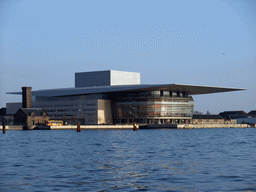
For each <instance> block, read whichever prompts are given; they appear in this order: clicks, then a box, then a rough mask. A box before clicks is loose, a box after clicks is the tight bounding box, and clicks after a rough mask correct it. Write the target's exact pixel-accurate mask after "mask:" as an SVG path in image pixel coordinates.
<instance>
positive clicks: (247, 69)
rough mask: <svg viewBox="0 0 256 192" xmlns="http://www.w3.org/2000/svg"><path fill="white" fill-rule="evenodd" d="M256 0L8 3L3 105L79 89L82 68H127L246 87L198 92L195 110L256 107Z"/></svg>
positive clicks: (2, 14) (1, 70)
mask: <svg viewBox="0 0 256 192" xmlns="http://www.w3.org/2000/svg"><path fill="white" fill-rule="evenodd" d="M255 10H256V1H253V0H234V1H231V0H207V1H205V0H193V1H191V0H181V1H180V0H179V1H178V0H177V1H175V0H169V1H150V0H145V1H143V0H140V1H133V0H129V1H128V0H127V1H126V0H123V1H113V0H109V1H103V0H102V1H97V0H95V1H85V0H83V1H79V0H75V1H71V0H70V1H67V0H66V1H65V0H55V1H48V0H43V1H39V0H38V1H34V0H19V1H15V0H12V1H11V0H10V1H9V0H6V1H5V0H2V1H0V27H1V28H0V45H1V46H0V98H1V99H0V107H5V106H6V103H8V102H20V101H21V97H20V96H14V95H7V94H5V93H6V92H9V91H10V92H13V91H21V87H22V86H31V87H32V88H33V90H38V89H49V88H63V87H74V73H75V72H84V71H95V70H124V71H134V72H140V73H141V83H143V84H158V83H164V84H171V83H182V84H195V85H208V86H222V87H237V88H246V89H247V90H246V91H239V92H229V93H217V94H208V95H200V96H194V100H195V108H194V109H195V110H198V111H201V112H204V113H205V112H206V111H207V110H209V111H210V112H212V113H219V112H220V111H225V110H244V111H246V112H249V111H250V110H255V109H256V104H255V103H256V102H255V101H256V75H255V74H256V41H255V39H256V35H255V34H256V11H255Z"/></svg>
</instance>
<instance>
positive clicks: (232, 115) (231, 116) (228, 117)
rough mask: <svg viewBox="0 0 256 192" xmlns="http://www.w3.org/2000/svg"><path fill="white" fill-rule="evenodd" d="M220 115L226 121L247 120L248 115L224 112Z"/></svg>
mask: <svg viewBox="0 0 256 192" xmlns="http://www.w3.org/2000/svg"><path fill="white" fill-rule="evenodd" d="M219 115H220V116H221V117H223V118H225V119H226V120H232V119H238V118H246V117H247V113H246V112H244V111H224V112H221V113H219Z"/></svg>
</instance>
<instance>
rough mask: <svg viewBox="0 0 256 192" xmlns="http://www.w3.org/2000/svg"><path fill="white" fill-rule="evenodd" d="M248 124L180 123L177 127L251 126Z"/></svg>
mask: <svg viewBox="0 0 256 192" xmlns="http://www.w3.org/2000/svg"><path fill="white" fill-rule="evenodd" d="M250 127H252V128H253V126H251V125H248V124H179V125H177V129H203V128H250ZM254 127H255V125H254Z"/></svg>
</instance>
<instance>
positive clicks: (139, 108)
mask: <svg viewBox="0 0 256 192" xmlns="http://www.w3.org/2000/svg"><path fill="white" fill-rule="evenodd" d="M193 107H194V101H193V98H192V97H191V96H188V95H187V94H186V93H185V92H175V91H166V90H164V91H151V92H122V93H118V94H117V95H116V99H115V102H114V109H113V116H114V122H115V123H121V124H131V123H133V122H137V123H142V124H177V123H189V122H190V120H191V118H192V115H193Z"/></svg>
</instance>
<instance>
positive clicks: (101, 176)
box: [0, 128, 256, 191]
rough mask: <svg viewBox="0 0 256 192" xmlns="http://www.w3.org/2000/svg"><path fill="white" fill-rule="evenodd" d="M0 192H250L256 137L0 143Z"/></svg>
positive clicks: (44, 136) (207, 134) (96, 134)
mask: <svg viewBox="0 0 256 192" xmlns="http://www.w3.org/2000/svg"><path fill="white" fill-rule="evenodd" d="M0 145H1V147H0V191H256V129H255V128H246V129H243V128H226V129H223V128H216V129H191V130H188V129H186V130H185V129H154V130H138V131H132V130H82V131H81V132H76V130H32V131H8V130H7V132H6V133H5V134H2V133H1V135H0Z"/></svg>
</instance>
